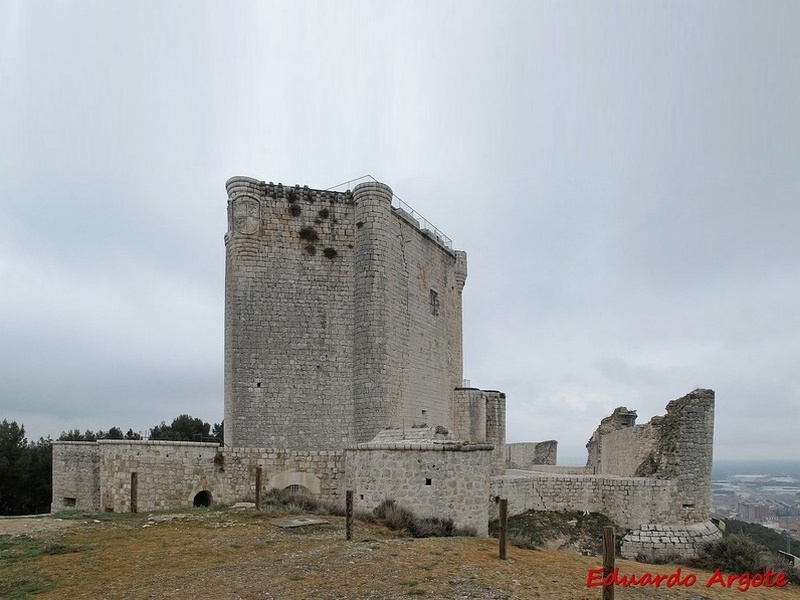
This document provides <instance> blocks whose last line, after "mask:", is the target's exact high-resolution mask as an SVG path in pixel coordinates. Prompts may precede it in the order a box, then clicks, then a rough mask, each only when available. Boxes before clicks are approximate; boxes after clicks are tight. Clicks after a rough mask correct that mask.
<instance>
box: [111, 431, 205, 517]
mask: <svg viewBox="0 0 800 600" xmlns="http://www.w3.org/2000/svg"><path fill="white" fill-rule="evenodd" d="M97 445H98V447H99V452H100V508H101V510H109V511H114V512H130V510H131V482H132V478H131V474H132V473H136V480H137V484H136V487H137V494H136V505H137V507H138V510H140V511H141V510H159V509H168V508H175V507H180V506H192V501H193V499H194V496H195V494H197V493H198V492H200V491H203V490H207V491H210V492H211V494H212V499H214V500H215V501H216V500H217V498H214V492H215V491H216V489H215V488H216V485H215V484H216V469H215V467H214V456H215V455H216V454H217V448H218V446H217V445H216V444H208V443H200V442H164V441H127V440H99V441H98V442H97Z"/></svg>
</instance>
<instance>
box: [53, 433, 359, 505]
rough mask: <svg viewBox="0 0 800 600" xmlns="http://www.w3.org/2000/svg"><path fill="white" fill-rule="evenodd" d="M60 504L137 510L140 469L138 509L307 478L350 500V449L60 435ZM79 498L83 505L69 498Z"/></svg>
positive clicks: (219, 499) (56, 498)
mask: <svg viewBox="0 0 800 600" xmlns="http://www.w3.org/2000/svg"><path fill="white" fill-rule="evenodd" d="M53 454H54V457H56V462H54V469H53V507H52V510H62V509H70V508H74V509H83V510H110V511H114V512H128V511H130V510H131V483H132V480H131V473H136V487H137V494H136V503H137V508H138V510H142V511H145V510H159V509H169V508H176V507H186V506H192V504H193V500H194V497H195V495H196V494H197V493H198V492H200V491H207V492H209V493H210V494H211V498H212V502H213V503H222V504H228V503H233V502H239V501H251V502H252V501H254V500H255V496H256V470H257V468H259V467H260V468H261V470H262V474H261V494H262V496H263V494H265V493H266V492H267V491H269V490H270V489H271V488H273V487H276V488H278V489H284V488H286V487H288V486H290V485H302V486H304V487H306V488H307V489H308V490H309V491H311V492H312V493H314V494H315V495H317V496H318V497H319V498H321V499H322V500H326V501H329V502H332V503H334V504H337V505H343V504H344V490H343V485H344V452H333V451H326V450H319V451H291V450H273V449H266V448H239V449H235V450H232V449H223V448H220V447H219V446H217V445H216V444H208V443H199V442H170V441H128V440H100V441H98V442H55V443H54V447H53ZM65 497H66V498H75V499H76V504H75V506H69V505H65V503H64V501H63V498H65Z"/></svg>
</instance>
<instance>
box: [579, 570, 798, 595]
mask: <svg viewBox="0 0 800 600" xmlns="http://www.w3.org/2000/svg"><path fill="white" fill-rule="evenodd" d="M697 583H698V581H697V575H694V574H693V573H685V574H684V573H683V572H682V571H681V568H680V567H678V568H677V569H675V571H674V572H672V573H669V574H660V573H659V574H655V575H654V574H652V573H648V572H645V573H642V574H641V575H637V574H635V573H633V574H631V575H623V574H621V573H620V572H619V567H616V568H615V569H614V570H613V571H611V572H610V573H608V574H605V575H604V571H603V568H602V567H598V568H596V569H589V571H588V572H587V573H586V585H587V586H588V587H603V586H605V587H609V586H612V585H618V586H621V587H632V586H640V587H648V586H652V587H661V585H663V586H664V587H675V586H678V587H692V586H693V585H695V584H697ZM702 583H703V585H705V587H707V588H710V587H714V586H719V587H724V588H735V589H737V590H739V591H740V592H746V591H747V590H749V589H750V588H751V587H753V588H757V587H768V588H770V587H784V586H785V585H786V584H787V583H788V581H787V579H786V575H785V574H784V573H781V572H778V573H775V572H773V571H772V569H767V570H766V571H765V572H764V573H753V574H752V575H751V574H750V573H742V574H740V575H725V574H723V573H722V571H720V570H719V569H716V570H715V571H714V572H713V573H712V574H711V575H710V576H709V577H708V579H707V580H706V581H705V582H702Z"/></svg>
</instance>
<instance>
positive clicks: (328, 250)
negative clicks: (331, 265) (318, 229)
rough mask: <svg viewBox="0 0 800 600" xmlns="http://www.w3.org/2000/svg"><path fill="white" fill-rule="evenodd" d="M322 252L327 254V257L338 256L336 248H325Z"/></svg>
mask: <svg viewBox="0 0 800 600" xmlns="http://www.w3.org/2000/svg"><path fill="white" fill-rule="evenodd" d="M322 253H323V254H324V255H325V258H336V250H335V249H334V248H325V250H323V251H322Z"/></svg>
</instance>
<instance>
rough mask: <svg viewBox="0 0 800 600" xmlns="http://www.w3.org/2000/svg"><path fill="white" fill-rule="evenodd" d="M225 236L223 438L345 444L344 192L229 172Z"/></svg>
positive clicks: (347, 266) (349, 208)
mask: <svg viewBox="0 0 800 600" xmlns="http://www.w3.org/2000/svg"><path fill="white" fill-rule="evenodd" d="M226 187H227V191H228V199H229V200H228V231H227V234H226V235H225V246H226V273H225V443H226V444H227V445H228V446H232V447H243V446H247V447H272V448H291V449H295V450H311V449H320V448H326V449H327V448H341V447H343V446H344V444H345V443H347V442H348V441H349V440H350V439H351V438H352V435H353V432H352V429H351V428H352V423H353V387H352V373H353V368H354V365H353V302H354V300H353V255H354V253H355V250H354V249H353V244H354V224H353V218H352V217H353V202H352V197H351V196H350V194H342V193H334V192H322V191H319V190H309V189H308V188H300V187H293V188H290V187H284V186H281V185H273V184H271V183H270V184H264V183H263V182H258V181H256V180H253V179H249V178H246V177H234V178H232V179H230V180H229V181H228V183H227V185H226Z"/></svg>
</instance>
